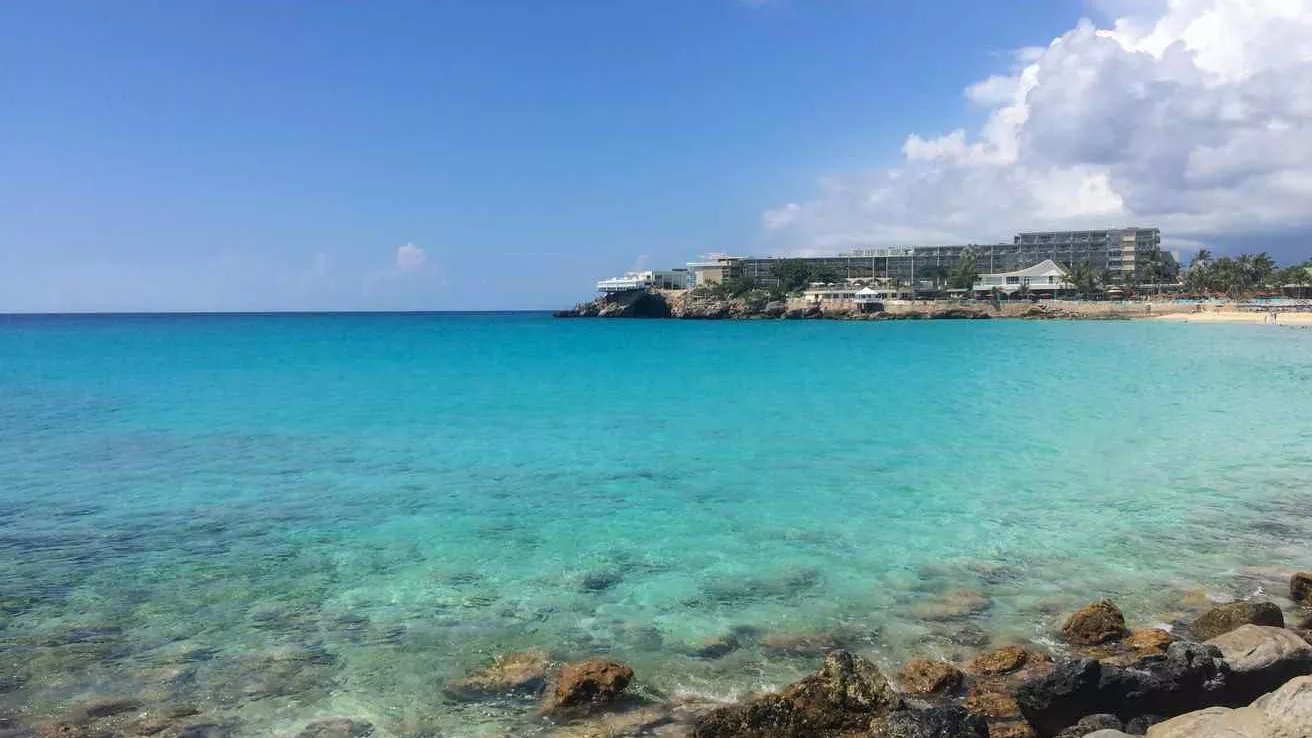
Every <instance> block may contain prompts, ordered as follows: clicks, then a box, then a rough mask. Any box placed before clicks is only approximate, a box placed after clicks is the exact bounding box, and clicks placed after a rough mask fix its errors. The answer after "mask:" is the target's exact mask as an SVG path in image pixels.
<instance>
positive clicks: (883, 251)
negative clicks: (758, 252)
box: [688, 228, 1180, 290]
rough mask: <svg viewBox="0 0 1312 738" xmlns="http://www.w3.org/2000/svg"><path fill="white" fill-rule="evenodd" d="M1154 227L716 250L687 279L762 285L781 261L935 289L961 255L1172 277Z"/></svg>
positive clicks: (1015, 265) (995, 267) (989, 267)
mask: <svg viewBox="0 0 1312 738" xmlns="http://www.w3.org/2000/svg"><path fill="white" fill-rule="evenodd" d="M1161 240H1162V237H1161V231H1160V230H1158V229H1156V228H1116V229H1108V230H1097V231H1044V232H1033V233H1019V234H1017V235H1016V236H1015V237H1014V238H1013V239H1012V242H1011V243H994V244H965V245H959V246H914V247H913V246H907V247H893V248H866V249H856V250H853V251H850V252H848V253H846V254H838V255H834V256H802V257H788V256H772V257H733V256H722V255H717V256H715V257H713V258H711V259H708V260H704V261H697V262H692V263H689V264H688V271H689V272H690V273H691V274H692V275H693V279H692V284H693V286H695V287H702V286H706V285H709V284H719V283H720V282H723V281H724V280H725V279H728V278H731V277H745V278H748V279H751V280H753V281H755V282H756V283H757V284H758V285H760V286H761V287H767V288H770V287H778V286H779V279H778V278H777V277H776V276H775V270H776V266H777V265H778V264H779V262H781V261H785V260H793V261H799V262H802V263H805V264H806V265H807V266H808V267H810V268H811V269H812V270H815V271H823V272H826V273H828V274H831V275H832V276H833V278H835V279H839V280H842V279H870V278H874V277H882V278H890V279H893V280H896V281H897V282H898V283H899V284H907V285H913V286H915V287H917V288H918V289H922V290H932V289H935V288H939V287H941V286H942V285H943V284H944V283H945V282H946V281H947V278H948V276H949V275H950V274H951V273H952V270H953V269H954V268H956V266H957V264H958V263H960V262H961V260H962V259H963V258H966V257H971V258H973V259H974V260H975V265H976V268H978V269H979V271H980V272H983V273H988V274H1006V273H1010V272H1016V271H1020V270H1023V269H1026V268H1028V267H1031V266H1035V265H1036V264H1040V263H1042V262H1044V261H1052V262H1055V263H1056V264H1059V265H1063V266H1073V265H1075V264H1080V263H1083V262H1088V263H1089V265H1090V266H1092V267H1093V268H1094V269H1095V270H1097V271H1099V272H1104V271H1110V272H1111V273H1112V274H1114V275H1118V276H1119V278H1120V279H1121V280H1124V281H1137V282H1145V281H1154V282H1164V281H1173V280H1174V279H1175V277H1176V275H1177V274H1178V273H1179V269H1180V266H1179V264H1178V263H1177V262H1176V260H1175V258H1174V257H1173V256H1172V255H1171V254H1170V253H1168V252H1165V251H1162V250H1161Z"/></svg>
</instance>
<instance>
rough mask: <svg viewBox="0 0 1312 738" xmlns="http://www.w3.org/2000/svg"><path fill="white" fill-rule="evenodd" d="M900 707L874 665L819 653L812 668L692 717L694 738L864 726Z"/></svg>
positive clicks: (776, 737) (781, 737)
mask: <svg viewBox="0 0 1312 738" xmlns="http://www.w3.org/2000/svg"><path fill="white" fill-rule="evenodd" d="M902 707H903V702H902V698H901V697H900V696H899V695H898V694H897V692H895V691H893V688H892V687H890V686H889V684H888V680H886V679H885V678H884V675H883V674H881V673H880V671H879V667H877V666H875V665H874V664H872V663H870V662H869V661H867V660H865V659H863V658H861V657H860V656H854V655H852V654H850V653H848V652H847V651H834V652H832V653H830V654H828V655H827V656H825V660H824V664H823V665H822V666H821V667H820V670H819V671H817V672H816V673H814V674H812V675H810V676H808V677H805V678H804V679H802V680H801V681H799V682H797V683H795V684H792V685H790V686H788V687H787V688H785V689H784V690H783V692H781V693H780V694H769V695H765V696H764V697H761V698H759V699H755V700H752V701H750V702H747V703H745V704H741V705H732V706H729V707H722V708H720V709H718V710H713V711H711V712H710V713H708V714H706V715H703V716H702V717H701V718H700V719H699V720H698V721H697V723H696V726H695V728H694V733H693V735H694V736H695V738H749V737H760V736H770V737H771V738H788V737H790V736H798V737H799V738H800V737H801V736H810V735H814V734H815V733H816V731H826V730H830V731H841V730H847V731H858V730H864V729H866V728H867V727H868V726H869V725H870V722H871V721H872V720H873V719H875V718H878V717H882V716H884V715H887V714H888V713H890V712H893V711H895V710H900V709H902Z"/></svg>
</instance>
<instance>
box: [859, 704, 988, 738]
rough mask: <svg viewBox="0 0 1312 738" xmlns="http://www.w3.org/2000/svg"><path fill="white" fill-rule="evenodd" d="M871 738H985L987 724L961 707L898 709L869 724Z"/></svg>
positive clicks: (986, 736) (986, 735)
mask: <svg viewBox="0 0 1312 738" xmlns="http://www.w3.org/2000/svg"><path fill="white" fill-rule="evenodd" d="M870 735H871V736H873V738H988V736H989V729H988V724H987V723H985V722H984V719H983V718H980V717H978V716H976V715H972V714H970V713H968V712H966V711H965V710H963V709H961V708H960V707H932V708H928V709H923V710H899V711H897V712H893V713H890V714H888V715H887V716H884V717H879V718H875V719H874V720H873V721H872V722H871V723H870Z"/></svg>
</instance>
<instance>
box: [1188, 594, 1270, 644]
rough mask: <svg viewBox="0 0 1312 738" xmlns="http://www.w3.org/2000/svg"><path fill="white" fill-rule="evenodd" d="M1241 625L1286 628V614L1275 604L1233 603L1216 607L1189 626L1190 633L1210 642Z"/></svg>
mask: <svg viewBox="0 0 1312 738" xmlns="http://www.w3.org/2000/svg"><path fill="white" fill-rule="evenodd" d="M1241 625H1270V626H1273V627H1276V628H1283V627H1285V616H1284V613H1282V612H1280V607H1279V606H1278V605H1276V604H1275V603H1273V602H1231V603H1230V604H1228V605H1221V606H1220V607H1214V608H1212V609H1211V610H1208V611H1207V612H1205V613H1203V615H1202V616H1201V617H1199V618H1198V619H1197V620H1195V621H1193V622H1192V623H1190V624H1189V632H1191V633H1193V634H1194V637H1195V638H1197V639H1198V640H1200V641H1209V640H1211V639H1213V638H1215V637H1217V636H1219V635H1221V634H1223V633H1229V632H1230V631H1232V630H1234V629H1235V628H1238V627H1239V626H1241Z"/></svg>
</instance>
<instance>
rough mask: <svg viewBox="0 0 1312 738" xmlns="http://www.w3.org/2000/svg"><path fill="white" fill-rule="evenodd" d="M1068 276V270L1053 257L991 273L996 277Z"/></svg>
mask: <svg viewBox="0 0 1312 738" xmlns="http://www.w3.org/2000/svg"><path fill="white" fill-rule="evenodd" d="M1058 275H1060V276H1062V277H1065V276H1066V270H1065V269H1062V268H1061V266H1060V265H1059V264H1057V262H1055V261H1053V260H1052V259H1044V260H1043V261H1041V262H1039V263H1038V264H1035V265H1034V266H1027V267H1025V268H1024V269H1019V270H1017V271H1014V272H998V273H996V274H993V275H990V276H994V277H1049V276H1051V277H1056V276H1058Z"/></svg>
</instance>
